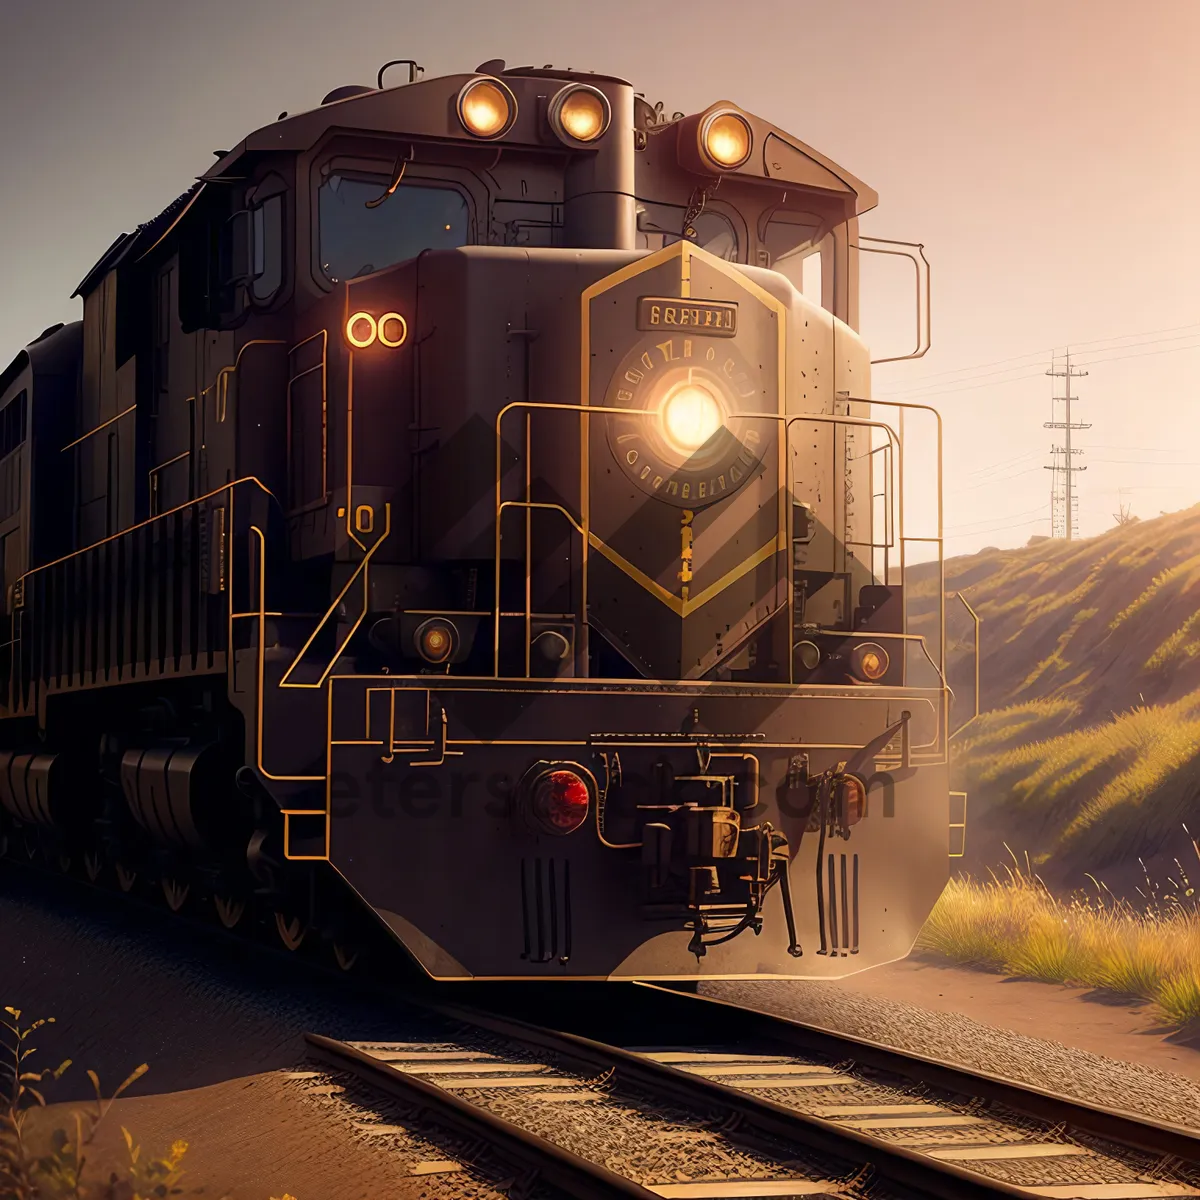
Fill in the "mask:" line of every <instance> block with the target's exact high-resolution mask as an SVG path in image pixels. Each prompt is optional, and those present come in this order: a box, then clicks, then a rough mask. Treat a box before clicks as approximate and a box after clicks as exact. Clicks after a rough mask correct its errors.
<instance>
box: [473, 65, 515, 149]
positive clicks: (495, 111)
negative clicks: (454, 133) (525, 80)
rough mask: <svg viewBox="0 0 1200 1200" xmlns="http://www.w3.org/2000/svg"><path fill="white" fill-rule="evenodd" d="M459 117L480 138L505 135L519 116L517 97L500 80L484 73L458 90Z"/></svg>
mask: <svg viewBox="0 0 1200 1200" xmlns="http://www.w3.org/2000/svg"><path fill="white" fill-rule="evenodd" d="M458 119H459V120H460V121H461V122H462V123H463V128H464V129H465V130H466V131H467V132H468V133H470V134H472V135H474V136H475V137H477V138H485V139H492V138H498V137H503V136H504V135H505V134H506V133H507V132H508V131H509V130H510V129H511V128H512V124H513V122H514V121H515V120H516V119H517V98H516V96H514V95H513V94H512V92H511V91H510V90H509V89H508V88H507V87H506V86H505V85H504V84H503V83H501V82H500V80H498V79H493V78H492V77H491V76H489V75H481V76H479V77H478V78H476V79H472V80H471V81H470V82H469V83H467V84H465V85H464V87H463V89H462V91H461V92H459V93H458Z"/></svg>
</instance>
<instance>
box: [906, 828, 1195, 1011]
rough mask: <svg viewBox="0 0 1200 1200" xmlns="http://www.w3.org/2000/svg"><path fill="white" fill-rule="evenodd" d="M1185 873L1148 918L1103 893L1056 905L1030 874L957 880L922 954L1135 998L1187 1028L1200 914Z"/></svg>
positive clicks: (925, 935)
mask: <svg viewBox="0 0 1200 1200" xmlns="http://www.w3.org/2000/svg"><path fill="white" fill-rule="evenodd" d="M1197 854H1198V856H1200V850H1198V851H1197ZM1180 874H1181V876H1182V878H1183V884H1181V885H1180V887H1179V888H1178V890H1177V891H1176V892H1175V893H1174V894H1173V895H1172V896H1171V897H1170V898H1169V899H1167V900H1165V901H1162V902H1155V903H1154V904H1152V905H1150V906H1149V907H1147V909H1146V910H1144V911H1138V910H1136V909H1134V908H1133V907H1132V906H1131V905H1129V904H1127V903H1124V902H1121V901H1116V900H1113V899H1112V898H1111V896H1110V897H1108V898H1107V900H1105V898H1104V896H1103V889H1102V885H1099V886H1098V887H1097V897H1096V898H1094V899H1093V898H1090V897H1088V898H1084V897H1080V896H1076V897H1074V898H1073V899H1071V900H1069V901H1062V900H1059V899H1057V898H1056V897H1055V896H1053V895H1052V894H1051V893H1050V891H1049V890H1048V889H1047V888H1046V886H1045V885H1044V884H1043V883H1042V882H1041V880H1040V879H1038V878H1037V876H1036V875H1034V874H1033V873H1032V871H1030V870H1028V869H1026V870H1024V871H1022V870H1019V869H1018V870H1013V871H1010V872H1009V873H1008V877H1007V878H1006V879H1003V880H1000V879H996V878H993V879H991V880H990V881H988V882H986V883H981V882H978V881H976V880H972V879H969V878H967V879H955V880H952V881H951V882H950V884H949V886H948V887H947V888H946V891H945V892H944V893H943V894H942V898H941V899H940V900H939V901H938V904H937V907H936V908H935V909H934V910H933V913H932V915H931V916H930V918H929V920H928V921H927V922H926V924H925V928H924V929H923V930H922V931H921V935H920V937H919V939H918V941H917V945H918V947H920V948H921V949H924V950H931V951H933V952H935V953H937V954H940V955H943V956H944V957H946V958H949V959H952V960H954V961H955V962H961V963H967V964H971V965H973V966H981V967H987V968H990V969H991V970H993V971H999V972H1001V973H1002V974H1005V975H1018V976H1023V977H1027V978H1030V979H1040V980H1044V981H1046V982H1049V983H1064V984H1072V985H1075V986H1078V987H1094V988H1103V989H1105V990H1107V991H1112V992H1119V993H1121V994H1123V995H1128V996H1138V997H1141V998H1143V999H1146V1000H1151V1001H1153V1002H1154V1004H1155V1005H1157V1007H1158V1009H1159V1011H1160V1012H1161V1014H1162V1017H1163V1019H1164V1020H1166V1021H1169V1022H1170V1023H1172V1024H1175V1025H1186V1024H1189V1023H1190V1022H1195V1021H1200V908H1198V907H1197V905H1196V902H1195V891H1194V889H1193V888H1192V887H1191V885H1190V883H1189V882H1188V880H1187V877H1186V873H1184V871H1183V869H1182V867H1181V868H1180Z"/></svg>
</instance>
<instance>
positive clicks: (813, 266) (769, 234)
mask: <svg viewBox="0 0 1200 1200" xmlns="http://www.w3.org/2000/svg"><path fill="white" fill-rule="evenodd" d="M818 239H820V240H818ZM823 240H824V233H823V223H822V221H821V219H820V218H819V217H817V216H813V215H811V214H807V213H776V215H775V216H773V217H772V218H771V219H770V221H768V222H767V227H766V230H765V231H764V233H763V239H762V244H763V247H764V249H765V250H766V251H767V255H768V257H769V259H770V266H771V270H772V271H778V272H779V274H781V275H784V276H786V277H787V278H788V279H789V280H791V283H792V286H793V287H794V288H795V289H796V291H798V292H799V293H800V294H801V295H802V296H804V298H805V299H806V300H811V301H812V302H813V303H814V304H820V303H821V242H822V241H823Z"/></svg>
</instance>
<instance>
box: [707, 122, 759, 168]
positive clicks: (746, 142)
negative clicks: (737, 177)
mask: <svg viewBox="0 0 1200 1200" xmlns="http://www.w3.org/2000/svg"><path fill="white" fill-rule="evenodd" d="M753 140H754V139H753V138H752V136H751V134H750V126H749V125H748V124H747V122H746V120H745V119H744V118H743V117H739V116H738V115H737V113H731V112H722V113H714V114H713V115H712V116H711V117H709V118H708V120H707V121H705V122H704V126H703V128H702V130H701V135H700V141H701V144H702V145H703V147H704V152H705V154H707V155H708V157H709V158H710V159H711V160H712V161H713V163H715V164H716V165H717V166H718V167H740V166H741V165H742V163H744V162H745V161H746V159H748V158H749V157H750V147H751V146H752V145H753Z"/></svg>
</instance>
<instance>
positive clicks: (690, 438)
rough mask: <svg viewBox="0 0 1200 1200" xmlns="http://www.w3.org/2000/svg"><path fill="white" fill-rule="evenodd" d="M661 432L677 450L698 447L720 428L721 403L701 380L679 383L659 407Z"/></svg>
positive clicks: (695, 448)
mask: <svg viewBox="0 0 1200 1200" xmlns="http://www.w3.org/2000/svg"><path fill="white" fill-rule="evenodd" d="M662 421H663V432H664V433H666V435H667V440H668V441H669V442H671V443H672V445H673V446H674V447H675V448H676V449H677V450H682V451H684V452H685V453H688V454H691V453H692V452H694V451H696V450H699V449H700V447H701V446H703V445H704V444H705V443H706V442H707V441H708V440H709V438H711V437H712V436H713V434H715V433H716V432H717V430H718V429H720V428H721V425H722V423H723V422H722V416H721V405H720V402H719V401H718V400H717V398H716V396H714V395H713V394H712V392H711V391H709V389H708V388H707V387H705V386H704V384H702V383H695V382H691V381H689V382H687V383H682V384H680V385H679V386H678V387H676V388H675V389H674V390H673V391H671V392H670V393H668V395H667V398H666V400H665V401H664V402H663V406H662Z"/></svg>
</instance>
